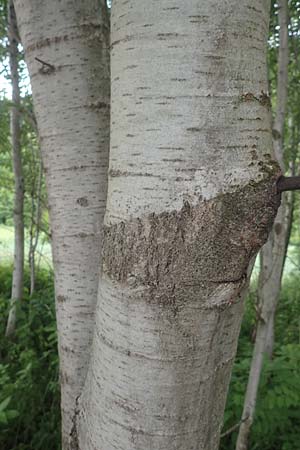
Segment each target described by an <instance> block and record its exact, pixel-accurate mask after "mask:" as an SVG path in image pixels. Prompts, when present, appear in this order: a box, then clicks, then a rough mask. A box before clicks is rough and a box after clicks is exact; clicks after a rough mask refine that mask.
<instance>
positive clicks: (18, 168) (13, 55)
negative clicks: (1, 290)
mask: <svg viewBox="0 0 300 450" xmlns="http://www.w3.org/2000/svg"><path fill="white" fill-rule="evenodd" d="M17 30H18V28H17V21H16V15H15V10H14V5H13V2H12V1H10V2H9V5H8V40H9V47H8V48H9V52H8V53H9V66H10V75H11V83H12V107H11V112H10V128H11V144H12V162H13V172H14V183H15V188H14V215H13V217H14V268H13V277H12V290H11V300H10V310H9V314H8V320H7V325H6V332H5V334H6V336H7V337H10V336H12V335H13V334H14V332H15V329H16V320H17V302H19V301H20V300H21V299H22V297H23V277H24V213H23V210H24V179H23V168H22V148H21V127H20V86H19V72H18V66H19V63H18V57H19V51H18V41H17V38H16V36H17V35H18V31H17Z"/></svg>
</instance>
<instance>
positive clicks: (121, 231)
mask: <svg viewBox="0 0 300 450" xmlns="http://www.w3.org/2000/svg"><path fill="white" fill-rule="evenodd" d="M268 18H269V2H268V1H258V0H251V1H249V0H234V1H231V2H224V1H223V0H222V1H221V0H219V1H217V2H216V1H215V0H207V1H205V2H199V0H190V1H189V2H188V5H187V2H182V0H180V1H179V0H172V1H171V0H166V1H163V2H157V1H154V0H152V1H150V0H147V1H146V0H132V1H131V2H123V1H121V0H114V2H113V5H112V53H111V59H112V61H111V64H112V69H111V71H112V74H111V76H112V81H111V82H112V118H111V120H112V122H111V123H112V129H111V146H110V170H109V187H108V203H107V211H106V216H105V238H104V249H103V272H102V276H101V282H100V292H99V301H98V307H97V310H96V325H95V334H94V342H93V348H92V357H91V361H90V367H89V371H88V376H87V379H86V383H85V388H84V390H83V393H82V395H81V397H80V398H79V400H78V408H77V411H76V415H75V416H74V428H73V433H72V435H73V448H76V449H79V450H92V449H105V450H116V449H117V450H133V449H136V450H141V449H143V450H153V449H155V450H182V449H185V450H216V449H217V448H218V445H219V435H220V428H221V425H222V417H223V411H224V404H225V399H226V394H227V387H228V382H229V378H230V373H231V367H232V362H233V359H234V356H235V352H236V346H237V339H238V334H239V329H240V323H241V317H242V312H243V296H244V292H245V289H246V287H247V282H248V281H247V267H248V265H249V262H250V260H252V259H253V257H254V255H255V254H256V253H257V251H258V249H259V248H260V247H261V245H262V244H263V243H264V242H265V241H266V238H267V235H268V232H269V230H270V227H271V225H272V222H273V219H274V217H275V214H276V210H277V207H278V201H279V198H278V197H279V196H278V195H277V194H276V179H277V177H278V175H279V169H278V166H277V165H276V164H275V163H274V162H273V161H272V156H271V153H272V136H271V117H270V104H269V97H268V95H267V85H268V83H267V70H266V39H267V33H268Z"/></svg>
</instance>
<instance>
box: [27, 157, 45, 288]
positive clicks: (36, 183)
mask: <svg viewBox="0 0 300 450" xmlns="http://www.w3.org/2000/svg"><path fill="white" fill-rule="evenodd" d="M34 170H36V166H35V167H34ZM42 182H43V164H42V161H41V160H40V161H39V164H38V173H37V180H35V177H34V179H33V185H32V192H31V223H30V232H29V253H28V262H29V270H30V291H29V292H30V295H33V293H34V290H35V272H36V271H35V269H36V267H35V256H36V250H37V246H38V242H39V236H40V223H41V213H42V208H41V195H42Z"/></svg>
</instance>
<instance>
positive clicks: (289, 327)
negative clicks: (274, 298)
mask: <svg viewBox="0 0 300 450" xmlns="http://www.w3.org/2000/svg"><path fill="white" fill-rule="evenodd" d="M254 300H255V299H254V293H253V292H252V294H251V295H250V297H249V298H248V300H247V303H246V313H245V317H244V321H243V326H242V330H241V336H240V340H239V348H238V355H237V358H236V362H235V365H234V368H233V373H232V378H231V383H230V389H229V394H228V399H227V406H226V411H225V417H224V428H223V429H224V431H226V430H227V429H229V428H230V427H232V426H234V425H235V424H237V423H238V422H239V420H240V418H241V414H242V409H243V402H244V396H245V391H246V386H247V381H248V376H249V369H250V364H251V357H252V352H253V342H251V336H252V335H253V330H254V325H255V310H254ZM299 313H300V292H299V280H298V278H297V277H296V276H295V274H291V275H290V276H289V277H286V278H285V280H284V284H283V289H282V292H281V298H280V302H279V308H278V310H277V315H276V327H275V336H276V347H275V352H274V357H273V359H272V360H268V359H267V358H266V359H265V361H264V367H263V372H262V377H261V381H260V386H259V392H258V402H257V409H256V415H255V419H254V423H253V426H252V429H251V440H250V446H249V450H260V449H262V448H263V449H264V450H299V442H300V341H299V337H300V336H299V333H300V322H299V317H300V314H299ZM252 341H253V339H252ZM236 438H237V431H236V432H233V433H232V434H230V435H228V436H226V437H224V439H222V441H221V447H220V450H234V449H235V442H236Z"/></svg>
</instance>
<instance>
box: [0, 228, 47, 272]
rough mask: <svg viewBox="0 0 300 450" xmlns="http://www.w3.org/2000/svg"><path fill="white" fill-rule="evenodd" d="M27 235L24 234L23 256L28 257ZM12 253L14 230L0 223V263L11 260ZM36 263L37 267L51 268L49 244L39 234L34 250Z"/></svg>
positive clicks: (42, 235) (43, 236)
mask: <svg viewBox="0 0 300 450" xmlns="http://www.w3.org/2000/svg"><path fill="white" fill-rule="evenodd" d="M28 251H29V237H28V233H26V234H25V258H26V259H27V258H28ZM13 255H14V230H13V227H10V226H6V225H0V263H7V262H10V261H12V259H13ZM36 263H37V265H38V266H39V267H44V268H47V267H48V268H49V267H51V268H52V256H51V244H50V243H49V242H48V241H47V240H46V239H45V235H44V234H41V235H40V240H39V244H38V247H37V251H36Z"/></svg>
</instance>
